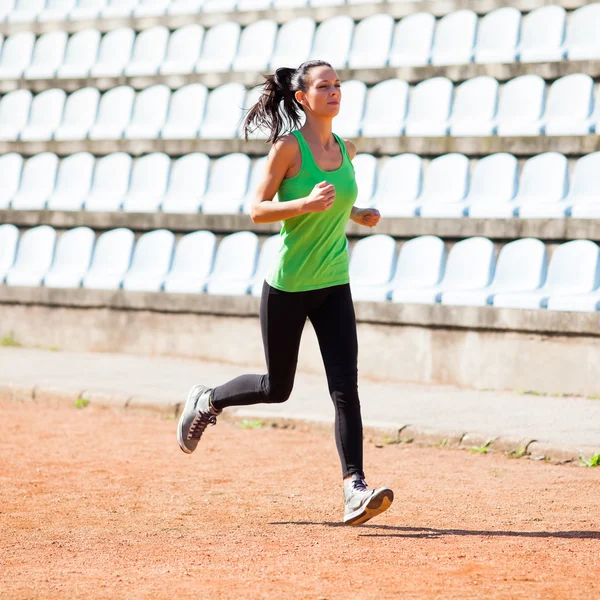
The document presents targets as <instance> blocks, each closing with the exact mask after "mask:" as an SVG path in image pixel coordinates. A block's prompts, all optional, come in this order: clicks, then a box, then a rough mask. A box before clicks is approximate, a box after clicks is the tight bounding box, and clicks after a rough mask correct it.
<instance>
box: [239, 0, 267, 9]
mask: <svg viewBox="0 0 600 600" xmlns="http://www.w3.org/2000/svg"><path fill="white" fill-rule="evenodd" d="M268 8H271V0H238V3H237V7H236V10H267V9H268Z"/></svg>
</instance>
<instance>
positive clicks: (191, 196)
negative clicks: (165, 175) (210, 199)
mask: <svg viewBox="0 0 600 600" xmlns="http://www.w3.org/2000/svg"><path fill="white" fill-rule="evenodd" d="M209 167H210V159H209V158H208V156H207V155H206V154H203V153H201V152H193V153H192V154H186V155H185V156H182V157H181V158H178V159H177V160H176V161H175V162H174V163H173V166H172V168H171V178H170V180H169V188H168V190H167V192H166V194H165V195H164V197H163V199H162V201H161V207H162V211H163V212H165V213H197V212H198V211H199V210H200V205H201V204H202V199H203V197H204V193H205V191H206V182H207V181H208V171H209Z"/></svg>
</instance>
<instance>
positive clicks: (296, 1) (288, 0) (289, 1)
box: [273, 0, 308, 8]
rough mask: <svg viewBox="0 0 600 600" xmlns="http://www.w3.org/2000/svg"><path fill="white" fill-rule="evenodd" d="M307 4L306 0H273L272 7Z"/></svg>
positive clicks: (295, 6) (293, 6) (296, 6)
mask: <svg viewBox="0 0 600 600" xmlns="http://www.w3.org/2000/svg"><path fill="white" fill-rule="evenodd" d="M307 4H308V0H273V8H300V7H302V6H306V5H307Z"/></svg>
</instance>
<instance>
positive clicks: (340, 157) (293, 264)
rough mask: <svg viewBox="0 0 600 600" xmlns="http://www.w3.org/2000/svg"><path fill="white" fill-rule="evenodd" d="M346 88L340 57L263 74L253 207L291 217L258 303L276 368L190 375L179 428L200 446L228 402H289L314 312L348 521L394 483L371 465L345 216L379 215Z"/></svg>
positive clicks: (368, 220)
mask: <svg viewBox="0 0 600 600" xmlns="http://www.w3.org/2000/svg"><path fill="white" fill-rule="evenodd" d="M341 99H342V94H341V84H340V80H339V78H338V76H337V74H336V72H335V71H334V69H333V68H332V67H331V65H330V64H329V63H326V62H324V61H309V62H305V63H303V64H302V65H300V66H299V67H298V68H297V69H290V68H281V69H277V71H276V72H275V74H273V75H270V76H268V77H266V82H265V84H264V91H263V94H262V96H261V97H260V99H259V100H258V102H257V103H256V104H255V105H254V106H253V107H252V108H251V109H250V110H249V112H248V114H247V115H246V118H245V121H244V133H245V136H246V139H248V134H249V133H251V132H252V131H255V130H256V129H257V128H261V129H266V130H268V131H269V132H270V136H269V140H268V141H269V142H272V143H273V145H272V147H271V150H270V152H269V156H268V160H267V165H266V167H265V173H264V175H263V178H262V181H261V183H260V185H259V186H258V190H257V193H256V198H255V200H254V203H253V205H252V208H251V217H252V221H253V222H254V223H275V222H278V221H282V229H281V246H280V249H279V253H278V256H277V260H276V263H275V265H274V268H273V269H272V271H271V273H270V275H269V277H268V278H267V280H266V281H265V283H264V286H263V290H262V298H261V304H260V325H261V331H262V337H263V343H264V349H265V356H266V362H267V369H268V373H267V374H266V375H242V376H241V377H237V378H236V379H233V380H232V381H229V382H228V383H225V384H224V385H220V386H217V387H215V388H208V387H206V386H204V385H195V386H194V387H192V389H191V390H190V392H189V394H188V397H187V400H186V403H185V406H184V409H183V413H182V415H181V418H180V420H179V426H178V432H177V434H178V440H179V446H180V447H181V449H182V450H183V451H184V452H186V453H188V454H191V453H192V452H193V451H194V450H195V449H196V447H197V445H198V442H199V441H200V438H201V437H202V434H203V433H204V431H205V429H206V427H207V425H208V424H209V423H210V424H212V425H214V424H215V423H216V417H217V416H218V415H219V414H220V413H221V412H222V411H223V409H225V408H227V407H229V406H247V405H250V404H259V403H278V402H285V401H286V400H287V399H288V398H289V397H290V394H291V392H292V387H293V385H294V376H295V374H296V365H297V361H298V349H299V346H300V338H301V336H302V330H303V328H304V324H305V322H306V319H307V318H308V319H310V321H311V323H312V325H313V327H314V330H315V332H316V334H317V338H318V342H319V347H320V350H321V355H322V357H323V362H324V365H325V371H326V373H327V383H328V386H329V392H330V394H331V398H332V400H333V404H334V407H335V441H336V446H337V450H338V453H339V456H340V460H341V463H342V475H343V492H344V504H345V509H344V522H345V523H347V524H350V525H360V524H361V523H364V522H365V521H368V520H369V519H371V518H372V517H374V516H376V515H378V514H380V513H382V512H383V511H385V510H387V509H388V508H389V507H390V505H391V503H392V501H393V499H394V494H393V492H392V490H390V489H389V488H385V487H382V488H378V489H369V488H368V487H367V483H366V481H365V476H364V472H363V430H362V419H361V412H360V402H359V398H358V365H357V362H358V340H357V334H356V320H355V316H354V306H353V303H352V296H351V293H350V285H349V275H348V259H349V257H348V251H347V239H346V233H345V230H346V223H347V221H348V219H352V220H353V221H354V222H355V223H359V224H361V225H365V226H367V227H373V226H375V225H377V223H378V221H379V218H380V215H379V213H378V211H376V210H374V209H370V208H363V209H361V208H357V207H355V206H354V202H355V201H356V197H357V191H358V190H357V186H356V179H355V175H354V167H353V165H352V159H353V158H354V156H355V155H356V148H355V146H354V144H353V143H352V142H350V141H344V140H341V139H340V138H339V137H338V136H337V135H335V134H334V133H332V121H333V119H334V117H335V116H336V115H337V114H338V113H339V111H340V102H341ZM302 113H304V116H305V122H304V124H303V125H302V118H301V117H302ZM290 131H291V133H287V132H290ZM286 133H287V134H286ZM276 194H277V196H278V201H277V202H274V201H273V198H274V197H275V195H276Z"/></svg>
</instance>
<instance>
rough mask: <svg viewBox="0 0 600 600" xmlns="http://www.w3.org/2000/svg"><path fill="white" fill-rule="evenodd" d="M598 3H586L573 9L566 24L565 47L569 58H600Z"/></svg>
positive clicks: (599, 9) (599, 5)
mask: <svg viewBox="0 0 600 600" xmlns="http://www.w3.org/2000/svg"><path fill="white" fill-rule="evenodd" d="M599 27H600V4H598V3H594V4H588V5H587V6H582V7H581V8H578V9H577V10H575V11H573V13H572V14H571V17H570V19H569V24H568V25H567V35H566V38H565V48H566V50H567V58H568V59H569V60H598V59H599V58H600V40H598V28H599Z"/></svg>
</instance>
